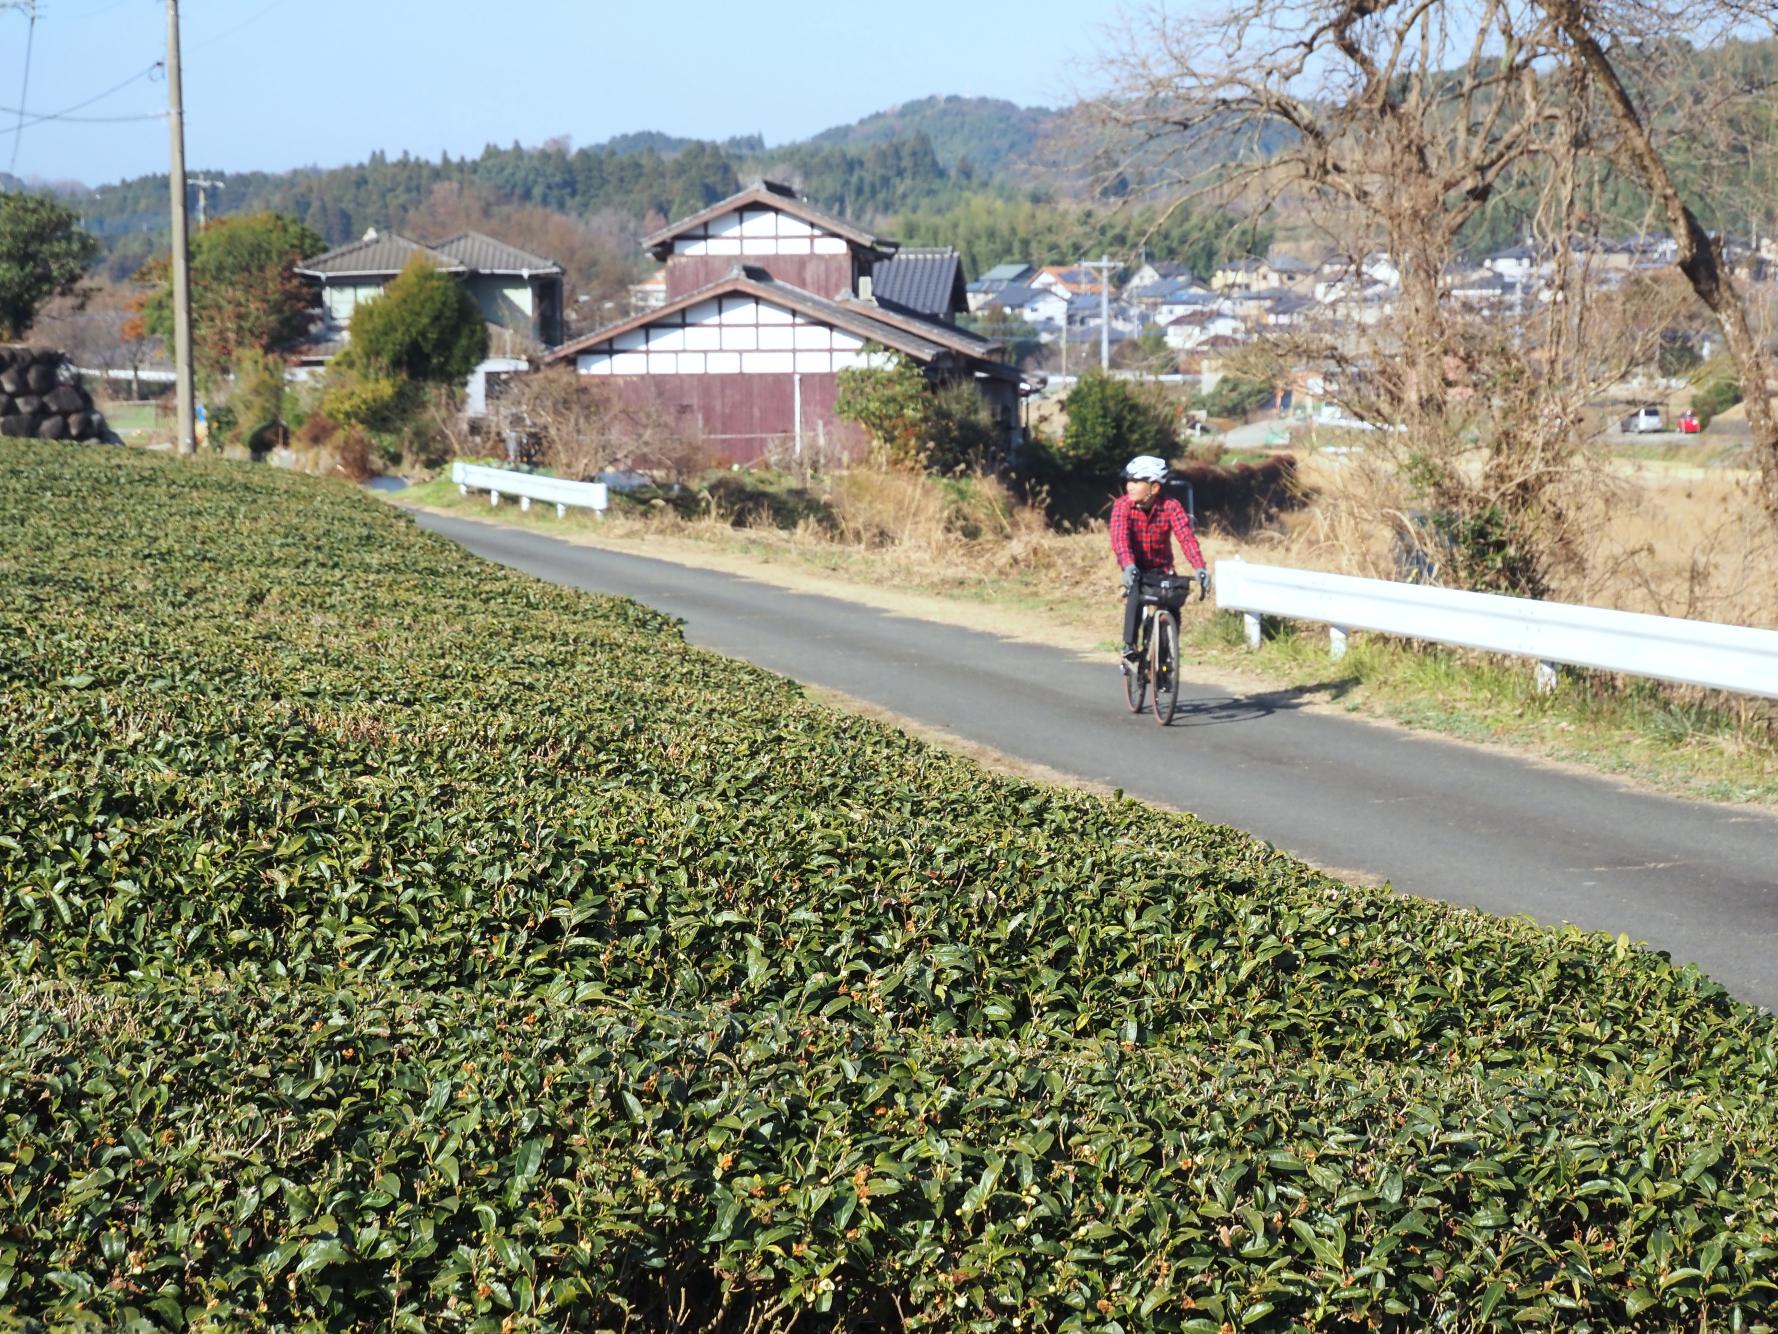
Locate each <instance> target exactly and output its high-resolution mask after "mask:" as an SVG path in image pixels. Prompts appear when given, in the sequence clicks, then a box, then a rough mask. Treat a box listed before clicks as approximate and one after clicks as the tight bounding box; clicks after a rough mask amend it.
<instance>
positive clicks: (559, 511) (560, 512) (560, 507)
mask: <svg viewBox="0 0 1778 1334" xmlns="http://www.w3.org/2000/svg"><path fill="white" fill-rule="evenodd" d="M556 517H557V518H558V519H566V518H567V517H568V507H567V506H566V505H564V504H562V503H561V502H560V501H558V502H557V503H556Z"/></svg>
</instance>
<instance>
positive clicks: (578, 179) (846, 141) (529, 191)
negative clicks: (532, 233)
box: [81, 97, 1052, 277]
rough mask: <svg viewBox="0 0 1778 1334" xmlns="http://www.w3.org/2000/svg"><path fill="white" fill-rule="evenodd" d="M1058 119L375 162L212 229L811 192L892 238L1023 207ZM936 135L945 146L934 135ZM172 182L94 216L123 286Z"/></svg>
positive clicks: (160, 217)
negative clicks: (987, 200) (440, 209)
mask: <svg viewBox="0 0 1778 1334" xmlns="http://www.w3.org/2000/svg"><path fill="white" fill-rule="evenodd" d="M1051 119H1052V113H1050V112H1047V111H1041V110H1027V109H1025V108H1020V107H1016V106H1014V105H1013V104H1011V103H1009V102H998V101H993V100H990V99H986V98H959V97H949V98H930V99H927V100H926V101H924V102H921V103H911V104H909V105H907V106H905V107H902V108H900V109H899V110H897V111H894V112H885V113H882V114H881V115H879V116H872V117H868V118H866V119H865V120H863V121H859V122H858V123H857V124H855V125H849V126H842V127H838V128H836V129H833V130H828V131H824V132H823V133H822V134H820V135H817V136H816V137H815V138H814V139H811V140H808V141H806V142H803V143H800V144H791V145H786V146H783V147H779V148H771V149H768V148H766V147H765V146H764V142H763V140H762V139H761V138H760V136H758V135H747V136H741V137H735V138H730V139H727V140H724V141H723V142H721V143H711V142H704V141H700V140H687V139H680V138H676V137H674V136H671V135H665V134H660V133H657V132H653V131H645V132H640V133H635V134H626V135H622V136H619V137H618V138H615V139H612V140H609V141H607V142H605V143H603V144H598V145H593V146H589V147H582V148H579V149H575V148H572V147H571V146H570V145H569V144H568V143H567V142H566V141H563V140H552V141H551V142H549V143H547V144H545V145H542V146H540V147H536V148H524V147H521V146H519V145H518V144H514V145H512V146H511V147H507V148H501V147H497V146H495V145H492V144H490V145H489V146H488V147H487V148H485V149H484V150H483V151H482V152H481V153H480V154H479V155H476V156H474V157H460V158H452V157H450V156H449V155H446V156H444V157H441V158H438V159H422V158H416V157H412V156H409V155H407V154H402V155H400V156H398V157H391V156H389V155H387V154H384V153H376V154H373V155H372V156H371V158H370V160H369V161H368V162H365V163H361V164H356V165H352V166H345V167H333V168H307V169H303V170H298V171H291V172H278V173H272V172H226V171H217V170H214V169H212V168H209V167H204V168H203V170H204V173H205V174H206V175H208V176H209V177H211V178H212V179H215V180H221V181H223V182H224V188H223V189H222V190H220V191H216V192H213V193H212V194H211V195H210V199H209V205H210V209H211V212H212V214H213V215H220V214H224V213H238V212H254V211H257V210H260V209H268V208H269V209H276V210H277V211H279V212H282V213H288V214H290V215H292V216H293V217H296V218H298V219H299V220H301V221H303V222H305V223H307V224H308V225H309V226H311V227H313V228H314V229H315V230H316V231H317V232H319V233H320V234H321V235H322V236H323V237H324V238H325V239H326V240H327V241H328V242H330V243H333V244H338V243H340V242H343V241H346V240H349V239H351V238H352V237H355V236H360V235H362V234H363V233H364V231H365V229H366V228H368V227H378V228H388V227H394V226H400V225H401V224H402V222H403V221H404V220H405V219H406V218H408V217H409V216H410V215H411V214H412V213H413V212H414V211H415V210H417V209H419V208H420V207H421V206H422V205H424V204H425V202H426V201H427V200H428V198H429V197H431V195H432V194H433V192H434V190H435V188H436V187H438V186H440V185H454V186H458V187H461V188H464V189H467V190H470V191H473V192H475V193H477V194H479V195H482V196H484V197H486V198H487V199H488V200H489V201H491V202H494V203H497V204H501V205H520V206H534V207H538V208H544V209H548V210H551V211H553V212H558V213H563V214H566V215H569V216H571V217H574V218H578V219H582V220H589V219H600V218H601V217H602V215H603V221H605V222H606V223H607V224H609V226H610V228H611V229H613V230H625V231H635V230H636V229H637V228H641V229H644V230H646V229H648V228H650V227H653V226H658V225H659V224H660V223H661V222H662V221H663V220H667V219H671V218H675V217H679V216H683V215H684V214H686V213H689V212H695V211H696V210H697V209H700V208H702V207H704V206H705V205H706V204H710V203H713V202H715V201H716V200H718V199H720V198H722V197H723V196H724V195H727V194H731V193H733V192H734V191H735V190H736V189H738V188H739V186H740V185H741V183H742V182H743V181H745V180H747V179H751V178H752V177H755V176H761V175H769V176H773V177H777V178H781V179H784V180H788V181H790V182H791V183H793V184H795V185H796V186H797V187H799V188H800V189H801V190H802V191H803V193H804V194H805V195H807V196H808V197H809V198H810V199H811V200H812V201H814V202H815V203H816V204H818V205H819V206H821V207H823V208H827V209H830V210H832V211H834V212H836V213H839V214H842V215H843V216H845V217H848V218H850V219H853V220H854V221H858V222H862V223H865V224H869V225H882V224H883V223H885V222H886V221H887V220H888V219H890V218H891V217H894V216H896V215H898V214H904V213H908V212H925V211H932V210H941V209H948V208H952V207H955V206H957V205H959V204H961V203H963V202H964V201H965V200H967V199H969V198H971V197H973V196H976V195H980V194H982V193H984V192H986V193H989V194H995V195H1004V196H1006V197H1009V198H1010V197H1015V196H1018V197H1026V198H1029V197H1030V196H1031V194H1032V190H1033V187H1034V184H1035V185H1036V188H1037V190H1038V194H1039V197H1042V194H1043V191H1044V190H1045V189H1046V188H1047V186H1044V185H1043V184H1041V183H1037V182H1034V178H1033V176H1032V174H1031V173H1030V172H1029V171H1027V170H1025V169H1024V167H1025V163H1026V161H1027V158H1028V157H1029V155H1030V154H1031V152H1032V150H1033V148H1034V146H1035V145H1036V144H1037V142H1038V139H1039V135H1040V130H1041V127H1043V126H1045V125H1047V124H1049V123H1050V121H1051ZM928 127H931V128H932V129H934V130H936V131H937V138H935V137H934V135H933V133H932V132H930V131H929V128H928ZM166 188H167V187H166V177H165V176H164V175H155V176H145V177H140V178H138V179H136V180H132V181H125V182H122V183H120V184H116V185H107V186H102V187H100V188H99V189H98V190H96V191H94V192H92V194H91V195H89V196H87V197H85V198H83V199H82V200H81V208H82V212H83V214H84V216H85V219H86V225H87V226H88V227H89V228H90V229H91V230H92V231H94V232H95V233H96V234H97V235H98V236H99V237H100V238H101V239H102V240H103V241H104V242H105V243H106V246H107V250H108V252H109V255H110V261H109V263H110V268H111V271H112V273H113V274H114V275H115V276H119V277H121V276H124V275H125V274H127V273H129V272H131V271H133V270H134V269H135V268H136V267H137V266H138V265H140V264H141V263H142V262H144V261H145V260H147V259H149V258H151V257H152V256H153V255H154V254H156V253H158V252H159V251H160V250H161V249H163V248H164V246H165V244H166V240H165V232H166Z"/></svg>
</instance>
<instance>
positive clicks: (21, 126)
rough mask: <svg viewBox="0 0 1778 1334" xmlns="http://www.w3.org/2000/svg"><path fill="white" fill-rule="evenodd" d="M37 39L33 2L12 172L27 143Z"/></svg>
mask: <svg viewBox="0 0 1778 1334" xmlns="http://www.w3.org/2000/svg"><path fill="white" fill-rule="evenodd" d="M36 39H37V0H31V16H30V18H29V19H28V20H27V26H26V28H25V80H24V84H23V85H22V86H21V87H20V88H19V120H18V124H17V125H14V126H13V127H12V160H11V161H10V162H8V163H7V164H6V170H7V171H8V172H11V171H12V170H13V169H14V168H16V167H17V166H18V164H19V145H20V144H22V143H24V141H25V134H24V130H25V103H26V102H28V101H30V100H31V96H30V94H31V48H32V47H33V46H34V45H35V43H36Z"/></svg>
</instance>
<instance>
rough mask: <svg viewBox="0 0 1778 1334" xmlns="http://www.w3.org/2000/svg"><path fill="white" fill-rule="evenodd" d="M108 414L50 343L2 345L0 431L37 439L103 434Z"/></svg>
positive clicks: (97, 437) (87, 437)
mask: <svg viewBox="0 0 1778 1334" xmlns="http://www.w3.org/2000/svg"><path fill="white" fill-rule="evenodd" d="M106 433H107V428H106V425H105V417H104V414H103V413H101V412H99V411H97V410H96V409H95V408H94V407H93V398H92V395H91V394H89V393H87V391H86V389H85V388H84V387H83V386H82V385H81V384H80V382H79V380H78V379H77V378H76V377H75V375H74V373H73V372H72V370H71V369H70V368H69V366H68V358H67V357H66V356H64V355H63V354H62V353H61V352H58V351H56V350H55V349H53V348H47V347H16V346H4V345H0V435H13V436H23V437H26V438H27V439H36V440H102V439H104V438H105V436H106Z"/></svg>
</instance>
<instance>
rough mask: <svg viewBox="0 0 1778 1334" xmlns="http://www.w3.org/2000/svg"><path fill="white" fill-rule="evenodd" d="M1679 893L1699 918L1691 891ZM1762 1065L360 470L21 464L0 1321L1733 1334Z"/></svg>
mask: <svg viewBox="0 0 1778 1334" xmlns="http://www.w3.org/2000/svg"><path fill="white" fill-rule="evenodd" d="M1676 890H1677V887H1676ZM1775 1275H1778V1025H1775V1024H1774V1022H1773V1020H1772V1019H1771V1018H1770V1017H1769V1016H1764V1015H1759V1014H1756V1013H1755V1012H1753V1011H1751V1010H1749V1009H1748V1008H1746V1007H1745V1006H1743V1005H1741V1004H1739V1003H1737V1002H1735V1001H1734V1000H1732V999H1731V998H1730V997H1729V996H1728V995H1727V994H1726V993H1725V992H1724V991H1723V990H1722V989H1721V988H1719V987H1717V986H1716V985H1715V984H1713V983H1712V982H1710V981H1709V980H1708V979H1706V978H1704V977H1702V976H1700V975H1699V974H1698V973H1697V972H1696V971H1695V970H1692V969H1687V968H1677V969H1676V968H1674V967H1672V966H1671V965H1670V964H1668V963H1667V962H1666V961H1665V960H1663V959H1662V958H1660V957H1658V956H1656V955H1653V954H1650V953H1648V952H1647V951H1645V950H1642V949H1640V948H1637V947H1635V946H1634V945H1632V944H1631V943H1630V942H1629V941H1627V940H1623V939H1615V940H1614V939H1612V938H1609V937H1605V936H1599V935H1586V934H1582V933H1579V932H1576V931H1572V930H1569V931H1553V930H1548V929H1545V928H1542V927H1539V926H1537V925H1535V924H1532V923H1530V922H1527V921H1521V920H1512V921H1508V920H1501V919H1495V918H1489V917H1485V916H1482V915H1479V914H1476V913H1471V912H1464V911H1459V910H1455V909H1452V908H1449V907H1445V906H1442V905H1437V904H1432V903H1427V902H1422V901H1418V900H1412V899H1407V898H1402V897H1397V896H1394V895H1392V894H1390V893H1389V892H1387V891H1385V890H1371V889H1362V888H1352V887H1348V886H1345V885H1342V884H1339V883H1337V882H1335V881H1332V880H1330V879H1328V878H1326V877H1325V876H1322V875H1320V874H1318V873H1316V872H1314V871H1312V870H1310V869H1309V868H1307V867H1304V866H1302V865H1301V864H1299V863H1296V862H1294V861H1292V860H1291V859H1289V858H1288V857H1285V856H1283V855H1281V854H1279V853H1277V852H1275V851H1274V850H1272V849H1270V848H1268V847H1267V846H1265V845H1263V844H1259V843H1256V842H1254V841H1253V840H1251V839H1249V838H1247V837H1246V836H1245V835H1243V834H1241V833H1239V832H1237V831H1235V830H1231V829H1227V828H1221V827H1216V826H1211V825H1207V824H1203V823H1200V822H1196V821H1193V820H1190V819H1188V818H1183V817H1178V816H1170V815H1164V814H1162V813H1159V812H1156V811H1154V810H1152V809H1149V808H1146V807H1144V806H1141V805H1139V804H1137V803H1134V802H1128V801H1117V802H1113V801H1107V800H1104V799H1101V798H1097V797H1093V796H1089V795H1085V794H1081V793H1076V792H1071V791H1065V790H1060V789H1054V788H1046V787H1040V786H1036V785H1032V784H1029V783H1023V782H1019V781H1015V780H1011V779H1005V778H1000V777H995V776H992V775H990V774H988V773H985V772H984V771H982V770H980V769H979V768H976V767H974V766H973V765H971V764H970V763H968V762H966V761H963V760H961V759H957V758H954V757H951V756H948V755H946V754H945V753H943V752H941V751H938V750H935V749H933V748H931V747H929V746H926V745H924V744H922V743H919V742H917V741H914V740H912V739H910V738H908V737H906V736H903V735H901V734H899V733H897V732H895V731H893V730H890V729H888V728H886V727H883V726H881V725H878V724H875V723H871V722H868V721H864V720H861V719H857V718H853V717H849V716H846V715H843V714H840V713H836V712H833V711H831V710H829V709H827V708H824V707H819V706H817V705H815V704H813V703H811V702H810V701H808V700H806V699H804V698H803V697H802V695H801V694H800V693H799V691H798V689H797V688H796V687H795V686H794V685H792V684H790V683H787V682H785V681H783V680H780V679H777V678H774V677H771V676H768V675H766V674H765V673H763V672H759V671H756V670H754V669H752V668H749V667H747V666H745V665H741V664H737V663H734V662H731V661H727V660H724V659H721V658H718V657H716V656H713V655H711V654H708V653H705V652H701V651H699V650H696V649H693V648H690V647H688V646H687V645H686V644H685V643H684V642H683V640H682V639H681V637H680V635H679V634H678V632H677V630H676V628H675V626H674V625H673V624H671V623H669V622H668V621H666V620H665V619H663V618H662V617H660V616H658V615H656V614H654V613H652V612H650V611H647V610H646V609H643V608H641V607H639V606H636V605H635V604H633V603H629V602H626V601H623V600H619V599H610V598H600V597H593V596H590V595H585V594H581V593H576V592H573V591H569V590H564V589H560V588H555V587H550V586H547V585H544V584H541V583H538V582H535V581H533V580H530V579H528V578H526V577H524V576H522V575H518V574H515V573H512V572H509V571H506V570H503V569H499V568H495V567H492V566H488V565H483V564H480V563H478V562H475V561H473V560H472V559H470V558H469V557H467V556H465V555H464V554H463V553H462V552H461V551H460V550H458V549H457V548H455V547H453V546H451V545H449V544H447V543H445V542H443V541H442V540H438V539H434V538H431V537H428V536H427V535H424V534H422V533H420V532H418V531H417V530H416V529H414V528H413V527H412V525H411V524H410V523H409V522H408V521H407V520H406V519H405V518H404V517H402V516H400V515H399V514H397V513H395V512H393V511H391V510H390V509H388V508H387V507H385V506H382V505H379V504H377V503H375V502H372V501H370V500H367V499H364V498H362V497H360V496H358V495H356V494H354V493H353V492H352V491H351V490H350V489H349V488H347V487H344V486H333V485H328V484H319V483H315V482H313V481H310V480H306V479H302V478H297V477H292V476H288V475H283V474H279V473H276V472H273V471H270V470H267V469H263V468H253V467H250V466H247V465H230V464H223V463H219V462H217V463H212V462H187V461H182V460H176V459H170V458H165V457H155V456H146V455H140V454H136V453H133V452H130V451H125V450H120V449H98V448H69V447H59V448H50V447H46V446H42V445H28V444H23V443H19V444H13V443H6V444H4V445H0V1327H5V1328H12V1327H15V1326H18V1327H24V1328H41V1329H54V1330H70V1329H72V1330H86V1329H90V1330H128V1331H135V1330H173V1329H187V1328H189V1329H209V1330H238V1329H302V1330H322V1329H363V1330H371V1329H378V1330H383V1329H394V1330H444V1331H452V1330H463V1331H509V1330H562V1329H588V1330H592V1329H604V1328H610V1329H617V1328H625V1327H627V1328H631V1329H674V1328H678V1329H707V1328H708V1329H733V1330H770V1329H786V1328H789V1327H791V1326H792V1325H793V1324H794V1325H796V1326H797V1327H799V1328H803V1329H820V1328H830V1327H846V1328H854V1329H900V1328H919V1329H944V1330H950V1329H983V1330H988V1329H993V1330H1001V1329H1014V1328H1017V1329H1025V1330H1065V1329H1104V1330H1125V1331H1134V1330H1139V1329H1158V1330H1193V1331H1198V1330H1202V1331H1212V1332H1220V1331H1224V1330H1235V1329H1293V1328H1312V1327H1319V1328H1333V1327H1338V1326H1351V1327H1359V1326H1365V1327H1370V1328H1382V1329H1403V1330H1406V1329H1416V1330H1417V1329H1439V1328H1442V1329H1453V1330H1457V1329H1462V1330H1470V1329H1481V1328H1502V1329H1504V1328H1509V1327H1511V1328H1524V1327H1530V1328H1540V1329H1541V1328H1565V1329H1575V1330H1583V1329H1591V1330H1617V1329H1651V1330H1652V1329H1681V1328H1684V1329H1701V1328H1710V1329H1737V1330H1757V1329H1770V1328H1772V1327H1773V1325H1774V1321H1775V1318H1778V1279H1775Z"/></svg>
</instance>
